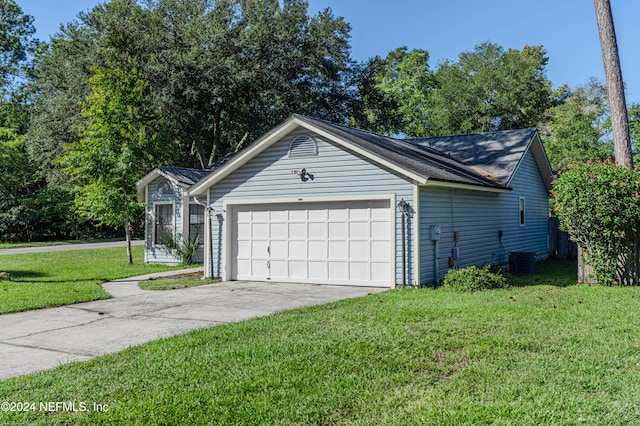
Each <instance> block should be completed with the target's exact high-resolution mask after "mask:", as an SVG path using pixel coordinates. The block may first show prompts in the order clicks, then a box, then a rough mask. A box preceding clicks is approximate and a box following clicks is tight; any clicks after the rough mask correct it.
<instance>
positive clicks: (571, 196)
mask: <svg viewBox="0 0 640 426" xmlns="http://www.w3.org/2000/svg"><path fill="white" fill-rule="evenodd" d="M551 200H552V203H553V211H554V212H555V214H556V215H557V216H558V218H560V224H561V229H563V230H564V231H567V232H569V234H570V235H571V239H573V240H574V241H575V242H576V243H578V245H580V246H581V247H582V248H583V249H584V252H585V256H586V261H587V262H588V263H589V264H590V265H591V267H592V268H593V271H594V273H595V278H596V280H597V281H598V282H599V283H601V284H611V283H613V282H615V281H616V280H617V281H619V282H630V283H631V281H633V280H634V279H635V278H634V277H633V276H632V275H635V273H632V274H631V275H630V276H631V278H632V280H628V279H626V278H625V277H623V276H621V275H620V273H619V268H620V266H621V264H622V265H624V264H626V262H627V261H628V260H629V259H628V258H629V255H630V254H631V253H633V252H634V250H635V249H634V247H635V246H637V245H638V240H637V237H638V231H639V225H640V171H638V169H631V168H629V167H622V166H617V165H615V164H614V163H612V162H611V161H610V160H608V161H604V162H589V163H587V164H574V165H573V166H571V167H566V168H564V169H563V170H562V171H561V172H560V174H559V175H558V177H557V178H556V180H555V182H554V185H553V190H552V191H551ZM624 269H625V268H624V267H623V268H621V269H620V271H622V272H623V273H624Z"/></svg>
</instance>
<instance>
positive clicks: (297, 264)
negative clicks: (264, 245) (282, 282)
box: [288, 260, 308, 279]
mask: <svg viewBox="0 0 640 426" xmlns="http://www.w3.org/2000/svg"><path fill="white" fill-rule="evenodd" d="M288 263H289V274H288V278H293V279H306V278H307V275H308V274H307V262H306V261H304V260H290V261H289V262H288Z"/></svg>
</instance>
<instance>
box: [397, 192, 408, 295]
mask: <svg viewBox="0 0 640 426" xmlns="http://www.w3.org/2000/svg"><path fill="white" fill-rule="evenodd" d="M398 208H399V209H400V213H401V214H402V286H403V287H404V286H406V285H407V248H406V245H407V211H408V209H409V203H407V202H406V201H405V200H404V198H403V199H402V200H400V202H399V203H398Z"/></svg>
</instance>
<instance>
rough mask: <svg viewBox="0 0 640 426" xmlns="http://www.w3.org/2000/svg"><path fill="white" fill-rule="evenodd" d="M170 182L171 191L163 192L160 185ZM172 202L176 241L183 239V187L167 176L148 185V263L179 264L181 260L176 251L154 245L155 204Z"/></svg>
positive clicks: (146, 244)
mask: <svg viewBox="0 0 640 426" xmlns="http://www.w3.org/2000/svg"><path fill="white" fill-rule="evenodd" d="M163 184H168V185H169V187H170V188H171V190H170V192H167V191H165V192H163V193H161V191H160V187H161V186H162V185H163ZM165 203H172V204H173V205H174V235H173V238H174V239H175V240H176V241H181V239H182V188H180V187H179V186H177V185H175V184H173V183H172V182H170V181H169V180H167V179H165V178H157V179H155V180H153V181H152V182H151V183H150V184H149V185H148V186H147V206H146V214H145V217H146V222H147V226H146V231H145V232H146V235H145V241H146V243H145V250H146V251H145V260H146V261H147V262H148V263H168V264H178V263H180V260H179V259H178V258H177V257H176V256H175V253H173V252H170V251H168V250H166V249H164V248H163V247H161V246H156V245H154V241H153V232H154V227H155V206H156V204H165Z"/></svg>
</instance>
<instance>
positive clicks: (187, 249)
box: [165, 235, 201, 265]
mask: <svg viewBox="0 0 640 426" xmlns="http://www.w3.org/2000/svg"><path fill="white" fill-rule="evenodd" d="M200 245H201V244H200V235H196V237H195V238H193V239H190V240H188V241H183V242H181V243H178V242H177V241H176V240H175V239H174V238H173V237H172V236H170V235H168V236H167V244H166V246H165V248H166V249H167V250H175V251H176V254H177V255H178V257H179V258H180V261H181V262H182V263H183V264H185V265H192V264H193V263H194V261H193V258H194V256H195V255H196V253H197V252H198V249H199V248H200Z"/></svg>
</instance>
